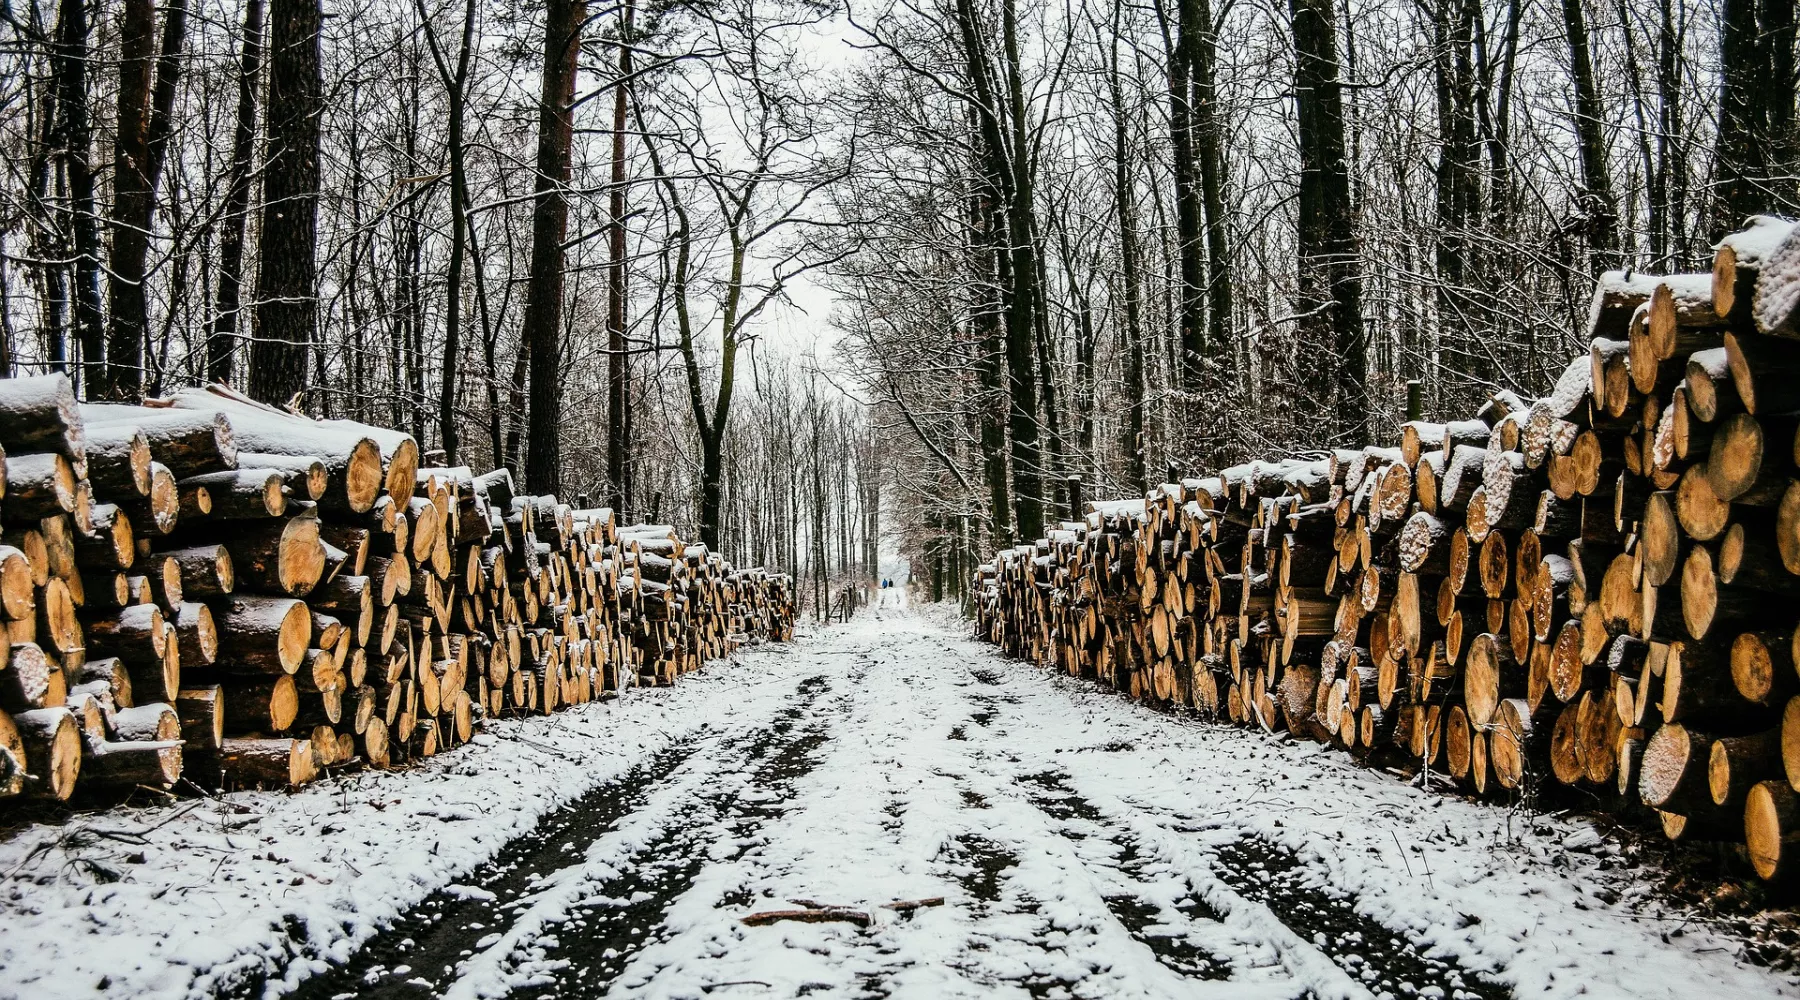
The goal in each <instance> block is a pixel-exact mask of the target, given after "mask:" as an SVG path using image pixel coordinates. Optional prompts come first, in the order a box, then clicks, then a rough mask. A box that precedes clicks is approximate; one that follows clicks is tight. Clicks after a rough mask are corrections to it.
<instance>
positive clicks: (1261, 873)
mask: <svg viewBox="0 0 1800 1000" xmlns="http://www.w3.org/2000/svg"><path fill="white" fill-rule="evenodd" d="M1213 874H1215V875H1216V876H1217V877H1218V878H1219V880H1220V881H1222V882H1224V883H1225V884H1226V885H1229V886H1230V887H1231V888H1232V889H1233V890H1234V891H1235V892H1237V893H1238V894H1240V895H1242V896H1244V897H1245V898H1247V899H1250V900H1253V901H1255V902H1258V903H1261V904H1263V905H1264V906H1267V907H1268V908H1269V909H1270V910H1271V911H1273V912H1274V914H1275V916H1276V917H1277V918H1279V919H1280V920H1281V922H1282V923H1284V924H1286V925H1287V926H1288V927H1289V928H1290V929H1292V930H1293V931H1294V932H1295V933H1296V934H1299V935H1300V936H1301V937H1303V938H1305V939H1307V940H1308V941H1311V942H1312V943H1313V944H1314V945H1316V946H1318V948H1319V950H1320V951H1322V952H1324V953H1325V955H1326V956H1327V957H1329V958H1330V959H1331V960H1332V961H1333V962H1335V963H1337V965H1338V967H1339V968H1341V969H1343V970H1344V971H1345V972H1347V973H1349V974H1350V975H1351V976H1353V977H1355V978H1356V979H1359V980H1361V981H1362V983H1363V985H1364V986H1366V987H1368V988H1369V990H1370V991H1371V992H1373V993H1374V994H1375V995H1376V996H1381V995H1383V994H1387V995H1392V996H1417V995H1421V994H1423V995H1426V996H1440V997H1451V998H1477V997H1479V998H1481V1000H1502V998H1507V997H1511V996H1512V992H1511V991H1510V990H1508V989H1507V988H1506V987H1505V986H1503V985H1501V984H1499V983H1496V982H1494V981H1492V980H1490V979H1488V978H1486V977H1485V976H1482V975H1479V974H1477V973H1473V972H1470V971H1468V970H1466V969H1464V968H1462V967H1461V966H1460V965H1458V964H1457V963H1456V962H1455V961H1454V960H1453V959H1448V958H1433V957H1431V956H1429V955H1425V954H1422V953H1421V952H1420V951H1419V949H1418V948H1416V947H1414V946H1413V945H1412V944H1410V943H1408V942H1407V941H1406V939H1405V938H1403V937H1401V936H1400V935H1399V934H1396V933H1395V932H1394V931H1392V930H1389V929H1388V928H1387V927H1385V926H1383V925H1381V924H1379V923H1377V922H1376V921H1374V920H1371V919H1369V918H1368V917H1365V916H1363V915H1362V914H1360V913H1358V912H1357V911H1356V900H1355V897H1352V896H1348V895H1343V894H1338V893H1335V892H1332V891H1330V890H1329V889H1327V888H1326V887H1323V886H1320V885H1318V884H1315V883H1314V882H1313V881H1312V880H1311V879H1309V878H1308V874H1309V872H1308V869H1307V866H1306V865H1305V863H1304V862H1302V861H1301V860H1300V858H1299V857H1298V856H1296V855H1295V854H1294V853H1293V852H1292V851H1290V850H1288V849H1286V848H1284V847H1281V846H1279V845H1276V844H1271V843H1269V842H1268V841H1266V840H1262V839H1260V838H1256V837H1246V838H1244V839H1242V840H1238V841H1236V842H1234V843H1231V844H1228V845H1226V846H1225V847H1224V848H1222V849H1220V850H1219V851H1218V854H1217V860H1216V864H1215V867H1214V871H1213Z"/></svg>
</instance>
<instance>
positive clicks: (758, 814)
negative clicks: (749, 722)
mask: <svg viewBox="0 0 1800 1000" xmlns="http://www.w3.org/2000/svg"><path fill="white" fill-rule="evenodd" d="M826 687H827V684H826V682H825V679H824V678H823V677H813V678H808V679H807V680H806V681H804V682H802V683H801V684H800V687H799V692H800V694H801V695H802V700H801V701H800V702H799V703H797V704H795V705H793V706H791V707H789V708H788V709H786V710H784V711H783V712H782V713H781V715H779V716H777V717H776V719H775V722H774V724H773V725H772V726H771V727H770V728H769V730H768V731H767V735H766V736H765V738H763V739H761V740H760V741H758V742H756V743H755V744H754V745H751V746H750V747H749V748H748V752H747V753H746V755H745V760H744V764H743V769H746V770H749V771H750V775H749V780H748V781H747V782H745V784H744V785H743V786H742V788H741V789H739V790H737V791H733V792H719V793H713V794H702V795H700V796H697V797H696V798H695V799H694V800H693V801H692V803H691V806H690V808H688V809H685V810H683V812H682V813H681V814H680V816H679V820H678V822H676V823H673V824H671V825H670V826H669V827H668V828H667V829H666V830H664V831H663V832H662V833H661V834H659V835H658V836H657V837H656V839H655V840H653V841H652V842H651V843H649V844H646V845H645V846H644V847H643V848H641V849H640V850H639V851H638V852H637V853H636V854H634V855H633V856H632V858H631V860H630V861H628V862H626V863H625V864H624V865H622V866H620V869H619V873H618V874H617V875H615V876H613V877H612V878H610V879H608V880H606V882H605V883H604V884H603V885H602V886H601V887H600V888H599V889H598V891H597V892H596V894H595V895H594V896H593V897H592V898H590V899H589V900H587V901H585V902H584V903H583V904H582V905H580V906H578V907H575V908H573V909H571V911H570V913H569V914H568V918H567V920H566V922H564V923H561V924H559V925H556V926H555V927H553V928H549V929H548V930H549V932H550V933H551V934H553V935H554V936H553V937H546V938H544V939H541V940H540V942H539V944H538V946H536V947H534V948H532V950H531V952H530V953H529V954H527V955H524V956H521V958H522V959H523V960H524V961H523V963H522V965H523V966H524V967H526V968H528V969H531V970H533V971H537V970H543V971H541V972H540V973H539V974H538V975H537V976H535V977H534V978H533V981H532V984H531V985H530V986H528V987H525V988H522V989H520V990H517V991H515V993H514V996H518V997H522V998H531V1000H584V998H589V997H600V996H604V995H605V994H606V993H607V992H608V991H609V988H610V987H611V985H612V983H613V981H614V980H615V979H616V978H618V975H619V973H620V972H622V971H624V969H625V967H626V965H627V964H629V963H630V961H631V960H632V958H634V957H635V956H636V955H637V954H638V952H640V951H641V950H643V948H644V947H645V946H647V945H649V944H651V943H653V942H658V941H663V940H667V938H668V937H669V936H670V933H671V932H670V930H669V929H668V928H667V927H666V926H665V923H664V917H665V915H666V914H667V912H668V909H669V907H670V906H671V905H673V904H674V902H675V901H676V900H677V899H679V898H681V897H682V896H683V895H684V894H686V893H687V891H688V890H689V889H691V888H693V885H694V881H695V879H696V878H698V876H699V874H700V871H701V869H703V868H705V867H706V866H707V865H708V864H712V863H715V862H717V861H720V860H736V859H738V858H741V857H742V856H743V855H744V854H745V853H746V852H748V851H749V850H750V849H751V847H753V846H754V845H755V842H756V834H757V832H758V831H759V830H760V829H761V828H762V826H763V824H765V823H767V822H768V821H769V820H771V819H774V818H776V817H778V816H780V815H781V814H782V813H784V812H785V811H786V810H787V803H788V801H789V800H790V799H791V797H792V794H793V786H794V783H795V782H796V781H798V780H800V779H801V778H803V777H805V776H806V775H807V774H809V773H811V772H812V770H813V768H814V767H816V766H817V765H818V762H819V758H818V751H819V749H820V748H821V747H823V746H824V745H825V743H826V742H827V740H828V739H829V736H828V734H827V732H826V728H825V725H824V723H823V722H818V721H815V722H814V723H813V724H811V725H808V726H806V727H805V728H803V729H798V731H796V729H797V727H798V725H799V723H800V722H801V721H802V719H804V718H805V717H806V716H807V715H809V714H810V711H811V707H812V705H813V703H814V701H815V700H816V699H817V696H818V694H819V693H820V692H821V691H823V690H825V688H826ZM720 841H723V842H728V843H734V844H736V845H737V847H736V848H735V849H734V850H733V851H731V852H729V853H728V854H726V855H724V857H723V858H722V859H721V858H715V857H713V856H712V852H711V851H709V850H708V849H707V848H708V845H710V844H713V843H716V842H720ZM744 899H748V900H749V901H748V902H747V903H744V904H742V905H746V906H753V905H755V899H754V897H753V896H752V895H751V894H750V892H749V891H748V889H747V888H746V887H739V888H738V889H737V890H736V891H735V892H732V893H728V894H727V895H726V901H731V902H735V901H737V900H744ZM648 975H650V976H654V975H655V971H654V970H651V971H649V972H648Z"/></svg>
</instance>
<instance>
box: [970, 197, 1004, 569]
mask: <svg viewBox="0 0 1800 1000" xmlns="http://www.w3.org/2000/svg"><path fill="white" fill-rule="evenodd" d="M975 173H976V178H975V191H974V193H972V194H971V195H970V196H969V246H970V249H971V251H972V256H973V264H974V270H975V274H974V279H975V280H974V281H973V282H972V292H973V294H974V302H973V303H972V307H971V309H970V313H971V315H970V317H969V330H970V333H971V335H972V336H971V340H972V343H971V345H970V347H971V349H972V350H973V352H974V355H975V359H976V361H975V372H976V377H977V378H978V380H979V383H978V384H979V385H980V389H981V391H980V392H979V394H978V395H977V396H976V409H977V411H978V412H979V414H980V424H981V456H982V472H983V476H984V478H985V479H986V481H987V489H988V513H989V516H990V518H991V520H992V523H993V531H994V539H995V542H996V543H997V544H998V543H999V542H1000V540H1002V539H1010V538H1011V537H1012V500H1011V496H1012V494H1011V490H1010V489H1009V487H1008V484H1007V477H1006V425H1005V424H1004V423H1003V422H1002V414H1003V413H1004V412H1005V410H1006V407H1007V403H1006V398H1007V392H1006V386H1005V384H1004V382H1003V380H1002V377H1001V370H1002V365H1003V358H1004V357H1005V350H1006V348H1005V335H1004V333H1003V332H1002V330H1001V312H1002V309H1003V308H1004V307H1003V306H1002V304H1001V293H1000V286H999V270H998V265H999V254H1000V251H999V244H1000V241H1001V239H1002V238H1003V237H1002V236H1001V235H1000V234H999V232H998V229H999V223H998V222H997V220H996V219H995V216H994V200H995V194H996V192H995V191H994V186H993V185H992V183H990V179H989V178H988V177H987V176H986V175H985V172H984V171H982V170H981V169H980V167H979V165H977V167H976V170H975Z"/></svg>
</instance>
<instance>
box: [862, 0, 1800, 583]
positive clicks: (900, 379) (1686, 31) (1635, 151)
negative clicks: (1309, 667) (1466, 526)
mask: <svg viewBox="0 0 1800 1000" xmlns="http://www.w3.org/2000/svg"><path fill="white" fill-rule="evenodd" d="M853 19H854V21H855V34H856V37H857V38H858V39H859V40H860V42H861V43H862V44H863V45H864V46H866V47H867V51H869V52H870V53H871V57H870V59H869V60H868V62H867V63H866V64H865V65H863V66H862V67H860V68H859V77H858V85H857V86H856V87H854V88H852V91H853V93H854V95H855V100H856V101H857V102H858V117H859V120H860V121H861V122H863V123H864V129H865V133H864V135H863V137H862V139H861V143H862V146H861V156H862V161H861V163H860V164H859V168H858V169H857V171H856V172H855V173H854V174H853V176H852V178H851V183H850V184H849V185H848V190H847V193H846V194H845V203H846V205H847V206H848V209H847V211H849V212H852V213H854V214H855V215H856V217H858V218H860V219H863V220H865V222H866V225H865V228H864V230H863V235H864V237H865V238H864V240H863V241H862V242H861V243H860V244H859V246H858V248H857V252H856V253H855V254H854V255H853V256H851V257H850V258H848V259H847V260H846V261H845V262H844V264H843V265H842V266H841V267H839V268H838V269H837V270H836V278H837V280H838V281H839V283H840V287H841V288H842V289H843V291H844V292H845V293H846V315H845V316H844V321H843V322H844V326H845V328H846V330H847V331H848V334H849V336H850V339H851V343H852V345H853V348H852V349H853V351H854V353H855V356H856V357H857V358H858V359H859V360H860V361H861V362H862V364H863V368H862V373H863V375H864V377H865V383H864V387H865V389H866V391H867V392H868V394H869V395H870V397H871V398H873V399H875V400H877V401H879V403H880V404H881V407H882V409H881V413H882V414H883V424H884V427H885V428H886V429H887V432H888V433H889V434H890V435H891V438H892V440H893V441H894V442H895V448H894V452H895V454H896V456H897V457H896V458H895V460H894V463H893V464H894V466H895V469H896V473H895V483H896V487H897V490H898V494H897V495H898V497H900V498H901V501H902V502H900V503H897V504H896V505H895V506H896V509H897V510H898V511H902V512H905V516H907V517H908V518H910V520H909V522H908V523H907V524H906V526H905V530H906V535H907V539H908V550H909V552H910V553H911V554H912V555H913V556H914V558H915V561H916V562H918V563H919V565H921V567H924V566H929V567H930V570H931V572H932V574H933V575H934V578H936V579H938V580H940V581H949V583H947V584H945V585H946V586H949V587H954V586H955V585H956V583H957V582H964V581H966V580H967V579H968V576H969V573H970V571H971V569H972V567H973V565H974V562H973V558H974V554H975V553H978V552H987V551H992V550H995V549H998V548H1003V547H1005V546H1006V545H1007V544H1009V542H1011V541H1030V540H1033V539H1036V538H1039V537H1042V535H1043V532H1044V530H1045V528H1046V525H1050V526H1053V525H1054V523H1055V522H1056V521H1057V520H1059V519H1060V515H1061V512H1062V511H1063V510H1065V509H1066V496H1065V493H1064V491H1065V485H1064V484H1065V482H1066V480H1067V479H1068V477H1071V476H1074V477H1080V478H1081V479H1082V480H1083V481H1085V482H1086V483H1087V484H1089V490H1090V493H1089V495H1090V496H1094V495H1114V494H1115V492H1116V493H1117V494H1118V495H1136V494H1139V493H1141V492H1142V491H1143V490H1144V489H1145V487H1146V486H1147V485H1150V484H1152V483H1156V482H1160V481H1162V479H1163V477H1164V475H1165V470H1166V469H1167V468H1168V466H1169V465H1170V464H1171V463H1176V464H1179V465H1180V466H1181V467H1183V468H1194V467H1207V468H1217V467H1224V466H1228V465H1231V464H1233V463H1236V462H1240V461H1243V460H1244V459H1246V458H1247V457H1250V456H1252V455H1255V456H1263V457H1267V456H1269V455H1272V454H1295V453H1296V449H1300V448H1306V447H1313V448H1317V447H1321V446H1326V445H1354V446H1361V445H1363V444H1365V443H1367V442H1369V441H1371V440H1377V439H1383V438H1385V437H1389V436H1391V435H1392V433H1393V432H1394V430H1395V427H1396V425H1397V424H1398V422H1399V421H1400V420H1402V419H1405V417H1406V415H1407V412H1406V411H1407V409H1408V398H1409V383H1413V382H1417V383H1418V386H1417V387H1416V390H1415V391H1416V394H1417V401H1416V405H1417V408H1418V410H1419V411H1420V415H1422V416H1424V417H1425V418H1427V419H1438V418H1442V417H1444V416H1446V415H1453V414H1456V413H1460V412H1464V411H1465V410H1467V409H1468V408H1469V407H1471V406H1473V405H1475V404H1477V403H1478V402H1479V401H1480V400H1481V399H1482V398H1485V396H1486V395H1487V394H1488V393H1489V392H1491V391H1492V390H1493V389H1495V388H1500V387H1512V388H1517V389H1519V390H1520V391H1525V392H1540V391H1542V390H1544V389H1545V388H1547V386H1548V384H1549V382H1550V380H1551V379H1552V378H1553V377H1554V376H1555V374H1556V371H1557V370H1558V369H1559V368H1560V365H1561V362H1562V360H1563V359H1564V358H1566V357H1567V356H1568V355H1569V354H1570V353H1571V352H1573V351H1578V350H1581V349H1582V348H1583V346H1584V345H1583V340H1582V338H1583V336H1584V334H1585V331H1586V320H1587V316H1586V312H1587V302H1588V295H1587V292H1588V289H1590V288H1591V287H1592V285H1593V280H1594V278H1595V276H1596V275H1598V274H1599V273H1600V272H1601V271H1602V270H1605V269H1609V268H1634V269H1641V270H1647V271H1650V272H1653V273H1668V272H1672V271H1691V270H1696V269H1702V268H1704V267H1705V266H1706V263H1707V261H1709V260H1710V257H1711V250H1710V247H1711V244H1712V242H1713V241H1714V240H1715V239H1717V238H1718V237H1719V236H1720V235H1722V234H1723V233H1725V232H1727V231H1729V230H1731V229H1734V228H1737V227H1738V226H1740V225H1741V224H1742V222H1743V220H1744V219H1745V217H1746V216H1748V215H1750V214H1751V213H1754V212H1777V213H1780V212H1789V213H1791V212H1793V211H1794V210H1795V208H1796V206H1797V204H1800V194H1797V191H1800V132H1797V131H1796V127H1795V121H1794V112H1795V93H1796V84H1797V78H1796V67H1795V4H1794V3H1793V2H1792V0H1657V2H1655V3H1648V2H1645V3H1625V2H1613V0H1560V2H1556V3H1549V4H1530V3H1526V2H1524V0H1424V2H1419V3H1397V2H1390V0H1377V2H1373V3H1366V4H1355V5H1352V4H1347V3H1343V2H1340V0H1289V2H1288V3H1285V4H1277V5H1248V4H1236V3H1231V2H1229V0H1226V2H1219V0H1158V2H1156V3H1152V4H1145V5H1127V4H1121V3H1117V2H1108V0H1073V2H1071V3H1069V4H1058V5H1050V6H1039V5H1027V4H1021V3H1018V2H1017V0H942V2H940V3H923V2H906V3H900V4H894V5H887V6H882V7H879V8H877V7H871V8H870V9H869V10H867V11H866V12H859V13H857V14H856V15H854V17H853Z"/></svg>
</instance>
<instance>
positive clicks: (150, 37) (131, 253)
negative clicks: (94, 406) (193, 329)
mask: <svg viewBox="0 0 1800 1000" xmlns="http://www.w3.org/2000/svg"><path fill="white" fill-rule="evenodd" d="M155 62H156V2H155V0H125V3H124V5H123V6H122V7H121V8H120V12H119V91H118V125H117V127H116V129H115V130H114V138H113V206H112V218H111V226H110V227H109V228H110V229H111V230H112V257H111V261H110V263H111V273H110V275H109V276H108V280H107V293H108V294H107V305H108V307H109V309H108V312H109V313H110V315H109V317H108V323H107V343H106V348H107V359H106V366H105V368H103V369H96V370H95V376H96V377H95V378H94V379H93V381H92V382H90V383H89V385H88V392H89V393H90V394H91V395H93V396H105V397H107V398H109V399H125V398H129V397H130V396H135V395H137V394H139V393H141V392H142V390H143V365H144V324H145V323H146V321H147V320H146V317H145V312H146V308H145V296H144V258H145V254H146V252H147V251H148V249H149V235H150V234H149V232H148V225H149V221H150V197H151V195H150V174H149V163H150V151H149V148H148V136H149V127H148V126H149V117H150V86H151V67H152V66H153V65H155Z"/></svg>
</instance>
